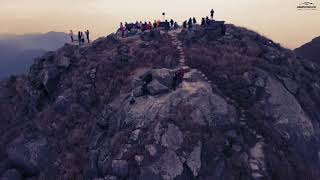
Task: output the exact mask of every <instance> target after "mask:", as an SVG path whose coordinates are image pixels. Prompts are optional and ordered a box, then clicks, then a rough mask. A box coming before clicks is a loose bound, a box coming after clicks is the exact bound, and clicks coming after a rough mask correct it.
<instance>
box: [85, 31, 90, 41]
mask: <svg viewBox="0 0 320 180" xmlns="http://www.w3.org/2000/svg"><path fill="white" fill-rule="evenodd" d="M85 33H86V36H87V41H88V43H90V37H89V35H90V32H89V30H86V31H85Z"/></svg>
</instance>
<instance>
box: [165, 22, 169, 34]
mask: <svg viewBox="0 0 320 180" xmlns="http://www.w3.org/2000/svg"><path fill="white" fill-rule="evenodd" d="M169 30H170V23H169V22H168V21H167V20H166V21H165V25H164V31H165V33H166V34H167V33H168V31H169Z"/></svg>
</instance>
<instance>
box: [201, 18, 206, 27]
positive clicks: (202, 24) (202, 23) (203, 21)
mask: <svg viewBox="0 0 320 180" xmlns="http://www.w3.org/2000/svg"><path fill="white" fill-rule="evenodd" d="M205 24H206V20H205V19H204V18H202V19H201V26H204V25H205Z"/></svg>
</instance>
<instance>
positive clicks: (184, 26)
mask: <svg viewBox="0 0 320 180" xmlns="http://www.w3.org/2000/svg"><path fill="white" fill-rule="evenodd" d="M182 26H183V28H184V29H186V28H187V21H183V24H182Z"/></svg>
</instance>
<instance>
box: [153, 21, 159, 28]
mask: <svg viewBox="0 0 320 180" xmlns="http://www.w3.org/2000/svg"><path fill="white" fill-rule="evenodd" d="M157 24H158V23H157V21H156V20H154V22H153V28H157Z"/></svg>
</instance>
